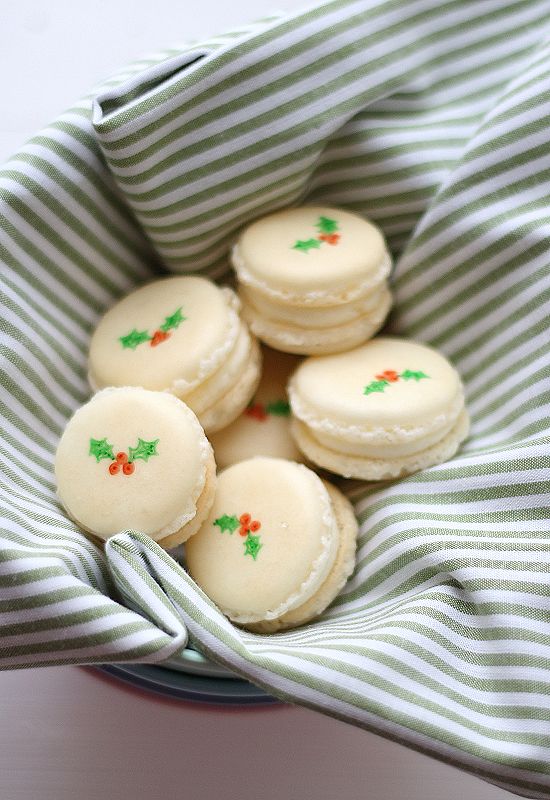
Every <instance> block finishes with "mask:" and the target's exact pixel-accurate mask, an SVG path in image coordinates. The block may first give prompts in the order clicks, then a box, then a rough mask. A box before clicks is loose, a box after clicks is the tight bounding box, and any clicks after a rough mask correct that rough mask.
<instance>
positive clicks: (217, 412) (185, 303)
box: [88, 276, 261, 433]
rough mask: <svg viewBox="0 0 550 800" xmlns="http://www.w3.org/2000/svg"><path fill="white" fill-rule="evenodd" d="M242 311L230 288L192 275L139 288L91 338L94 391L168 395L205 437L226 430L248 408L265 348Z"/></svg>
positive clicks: (111, 313)
mask: <svg viewBox="0 0 550 800" xmlns="http://www.w3.org/2000/svg"><path fill="white" fill-rule="evenodd" d="M239 307H240V305H239V301H238V299H237V297H236V295H235V293H234V292H233V291H232V290H231V289H229V288H220V287H218V286H217V285H216V284H214V283H213V282H212V281H209V280H207V279H206V278H200V277H195V276H178V277H172V278H162V279H160V280H156V281H153V282H152V283H149V284H146V285H145V286H142V287H140V288H139V289H136V290H135V291H133V292H131V293H130V294H128V295H127V296H126V297H124V298H123V299H122V300H120V301H119V302H118V303H116V305H114V306H113V307H112V308H111V309H110V310H109V311H108V312H107V313H106V314H105V316H104V317H103V318H102V319H101V321H100V322H99V324H98V326H97V328H96V330H95V332H94V334H93V336H92V339H91V343H90V354H89V373H88V374H89V381H90V385H91V386H92V388H93V389H94V391H97V390H98V389H102V388H104V387H107V386H141V387H143V388H144V389H152V390H155V391H166V392H170V393H171V394H173V395H175V396H176V397H178V398H179V399H180V400H183V401H184V402H185V403H186V404H187V405H188V406H189V407H190V408H191V409H192V410H193V411H194V412H195V414H196V415H197V417H198V418H199V420H200V422H201V425H202V426H203V428H204V429H205V430H206V431H207V432H208V433H211V432H213V431H216V430H219V429H220V428H223V427H224V426H225V425H228V424H229V423H230V422H232V421H233V420H234V419H235V418H236V417H238V416H239V414H240V413H241V411H242V410H243V409H244V408H245V407H246V406H247V404H248V403H249V401H250V399H251V397H252V395H253V394H254V391H255V390H256V386H257V384H258V381H259V379H260V369H261V355H260V349H259V346H258V343H257V341H256V339H255V337H254V336H252V335H251V334H250V331H249V330H248V327H247V325H246V324H245V323H244V322H243V320H242V319H241V318H240V316H239Z"/></svg>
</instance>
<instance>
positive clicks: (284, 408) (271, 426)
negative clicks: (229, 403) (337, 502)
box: [210, 347, 302, 469]
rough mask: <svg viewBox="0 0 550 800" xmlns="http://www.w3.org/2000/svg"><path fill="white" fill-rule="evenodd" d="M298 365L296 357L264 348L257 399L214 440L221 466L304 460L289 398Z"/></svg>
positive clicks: (213, 444)
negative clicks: (269, 459)
mask: <svg viewBox="0 0 550 800" xmlns="http://www.w3.org/2000/svg"><path fill="white" fill-rule="evenodd" d="M298 363H299V359H298V358H296V356H292V355H289V354H288V353H281V352H277V351H276V350H271V349H270V348H268V347H263V348H262V378H261V381H260V384H259V386H258V389H257V390H256V392H255V394H254V397H253V398H252V400H251V401H250V403H249V404H248V406H247V407H246V408H245V410H244V411H243V413H242V414H241V415H240V416H239V417H237V419H236V420H235V421H234V422H232V423H231V425H228V426H227V427H226V428H224V429H223V430H221V431H218V432H217V433H214V434H213V435H212V436H211V437H210V441H211V443H212V447H213V448H214V455H215V457H216V464H217V465H218V467H220V468H221V469H223V468H225V467H229V466H230V465H231V464H236V463H237V462H239V461H245V459H247V458H252V457H253V456H259V455H262V456H273V457H274V458H287V459H290V460H291V461H300V460H301V458H302V456H301V454H300V451H299V450H298V448H297V446H296V444H295V442H294V439H293V438H292V435H291V433H290V404H289V402H288V395H287V383H288V379H289V377H290V375H291V373H292V372H293V371H294V370H295V369H296V367H297V366H298Z"/></svg>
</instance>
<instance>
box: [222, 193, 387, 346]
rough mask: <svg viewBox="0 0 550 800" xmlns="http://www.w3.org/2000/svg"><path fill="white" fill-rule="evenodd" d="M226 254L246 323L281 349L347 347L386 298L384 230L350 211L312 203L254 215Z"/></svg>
mask: <svg viewBox="0 0 550 800" xmlns="http://www.w3.org/2000/svg"><path fill="white" fill-rule="evenodd" d="M232 260H233V265H234V267H235V270H236V273H237V278H238V280H239V285H240V286H239V292H240V296H241V299H242V302H243V316H244V318H245V319H246V320H247V321H248V323H249V325H250V328H251V330H252V331H253V333H255V334H256V336H258V338H259V339H261V340H262V341H264V342H265V343H266V344H269V345H271V347H274V348H276V349H278V350H283V351H286V352H288V353H302V354H306V355H308V354H309V355H313V354H318V353H338V352H341V351H343V350H349V349H350V348H352V347H355V346H356V345H358V344H360V343H361V342H364V341H366V340H367V339H369V338H370V337H371V336H372V335H373V334H374V333H376V331H378V329H379V328H380V327H381V326H382V324H383V322H384V319H385V318H386V315H387V313H388V311H389V309H390V306H391V295H390V292H389V289H388V284H387V278H388V275H389V272H390V268H391V259H390V256H389V254H388V251H387V248H386V244H385V241H384V237H383V236H382V234H381V232H380V231H379V230H378V228H377V227H376V226H374V225H373V224H372V223H370V222H368V221H367V220H365V219H363V218H362V217H359V216H358V215H356V214H352V213H350V212H349V211H342V210H338V209H335V208H326V207H317V206H311V207H305V208H293V209H286V210H285V211H279V212H277V213H275V214H271V215H270V216H268V217H264V218H262V219H259V220H257V221H256V222H253V223H252V224H251V225H249V226H248V227H247V228H245V230H244V231H243V232H242V234H241V235H240V237H239V239H238V241H237V243H236V244H235V246H234V248H233V252H232Z"/></svg>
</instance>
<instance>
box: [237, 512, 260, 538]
mask: <svg viewBox="0 0 550 800" xmlns="http://www.w3.org/2000/svg"><path fill="white" fill-rule="evenodd" d="M239 522H240V523H241V527H240V528H239V533H240V534H241V536H247V535H248V534H249V533H256V531H259V530H260V528H261V527H262V523H261V522H258V520H257V519H254V520H253V519H252V517H251V516H250V514H241V516H240V517H239Z"/></svg>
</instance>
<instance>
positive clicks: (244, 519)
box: [212, 513, 263, 561]
mask: <svg viewBox="0 0 550 800" xmlns="http://www.w3.org/2000/svg"><path fill="white" fill-rule="evenodd" d="M212 524H213V525H217V527H218V528H219V529H220V533H225V532H226V531H227V532H228V533H229V534H230V535H233V534H234V533H235V531H236V530H237V528H239V534H240V536H245V537H246V538H245V540H244V542H243V544H244V554H245V556H252V558H253V559H254V561H256V559H257V557H258V553H259V552H260V549H261V548H262V547H263V545H262V543H261V542H260V537H259V536H255V535H254V534H255V533H256V531H259V530H260V528H261V527H262V523H261V522H259V520H257V519H252V516H251V514H248V513H245V514H241V516H240V517H238V518H237V516H236V515H235V514H222V516H221V517H218V519H215V520H214V522H213V523H212Z"/></svg>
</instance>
